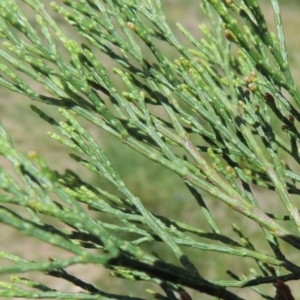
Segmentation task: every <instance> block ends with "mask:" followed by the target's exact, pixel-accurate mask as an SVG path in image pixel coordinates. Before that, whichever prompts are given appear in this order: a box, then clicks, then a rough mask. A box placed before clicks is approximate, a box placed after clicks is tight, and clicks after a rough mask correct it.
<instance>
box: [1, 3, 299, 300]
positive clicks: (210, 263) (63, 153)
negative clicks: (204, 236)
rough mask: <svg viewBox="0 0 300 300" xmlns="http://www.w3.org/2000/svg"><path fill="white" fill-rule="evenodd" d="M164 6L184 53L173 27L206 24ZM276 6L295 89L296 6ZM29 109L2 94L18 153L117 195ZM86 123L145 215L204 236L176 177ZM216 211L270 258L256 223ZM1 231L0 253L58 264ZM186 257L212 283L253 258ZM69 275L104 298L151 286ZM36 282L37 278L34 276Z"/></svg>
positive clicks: (45, 251) (187, 8)
mask: <svg viewBox="0 0 300 300" xmlns="http://www.w3.org/2000/svg"><path fill="white" fill-rule="evenodd" d="M17 2H20V7H22V8H23V9H24V11H25V13H27V15H28V18H29V19H30V18H32V21H33V22H34V18H35V15H34V14H33V13H32V11H31V10H30V9H29V8H28V7H27V6H26V5H24V4H23V2H21V1H17ZM162 2H163V4H164V7H165V12H166V15H167V20H168V22H169V24H170V26H171V28H172V29H173V30H174V32H176V35H177V36H178V38H179V40H180V41H182V43H183V44H186V45H187V46H189V43H188V42H187V41H186V39H185V38H184V37H183V35H182V34H181V33H180V32H179V31H178V30H177V28H176V25H175V23H176V22H179V23H181V24H182V25H183V26H184V27H185V28H186V29H187V30H188V31H189V32H190V33H191V34H192V35H194V36H195V37H197V38H200V37H201V34H200V31H199V30H198V24H199V23H202V22H205V21H206V18H205V17H204V16H203V14H202V12H201V9H200V7H199V1H196V0H189V1H182V0H162ZM279 2H280V4H281V10H282V19H283V24H284V29H285V34H286V42H287V48H288V53H289V60H290V66H291V71H292V74H293V76H294V79H295V81H296V82H297V84H298V85H300V80H299V78H300V56H299V53H300V39H299V29H300V17H299V16H300V1H299V0H281V1H279ZM259 3H261V5H262V7H263V11H264V13H265V16H266V18H267V21H268V24H269V28H270V29H271V31H273V32H275V26H274V20H273V12H272V7H271V3H270V1H267V0H266V1H263V0H259ZM54 16H55V19H56V20H57V22H58V24H59V26H61V28H62V29H63V30H64V31H65V32H66V33H67V34H68V35H69V36H70V37H72V38H73V37H75V36H76V34H74V31H73V29H72V28H70V27H69V26H68V25H67V24H66V23H65V21H64V20H63V19H62V18H61V17H60V16H59V15H54ZM0 47H1V46H0ZM168 51H169V50H168ZM168 55H169V56H168V57H169V58H170V59H175V58H176V57H177V54H176V53H175V52H174V53H172V52H170V53H169V52H168ZM114 65H115V63H113V62H112V61H109V60H107V59H106V60H105V66H106V67H107V68H108V69H111V68H112V67H113V66H114ZM32 84H34V83H31V85H32ZM39 89H40V91H41V92H44V91H43V89H42V87H40V86H37V87H36V90H39ZM30 104H33V102H32V101H30V100H29V99H26V98H25V97H23V96H22V95H19V94H14V93H11V92H10V91H8V90H6V89H4V88H2V87H0V120H1V122H2V123H3V125H4V127H5V128H6V130H7V131H8V133H9V134H10V136H11V138H12V140H13V142H14V144H15V146H16V148H17V149H18V150H20V151H22V152H24V153H27V152H28V151H32V150H34V151H37V152H38V153H39V154H40V155H41V156H43V157H44V158H45V160H46V161H47V163H48V164H49V165H50V166H51V167H52V168H53V169H56V170H58V171H59V172H64V170H65V169H72V170H73V171H74V172H80V175H81V178H82V179H84V180H85V181H87V182H89V183H92V184H93V185H96V186H99V187H102V188H104V189H108V190H111V191H113V190H114V189H113V187H112V186H110V185H109V183H107V182H106V181H104V180H103V179H101V178H99V177H98V176H95V175H94V174H93V173H91V172H88V171H86V170H85V169H83V168H82V167H80V166H79V165H78V164H77V163H76V162H74V161H73V160H72V159H71V158H69V156H68V149H67V148H66V147H64V146H62V145H60V144H58V143H57V142H56V141H54V140H51V139H50V138H49V137H48V136H47V135H46V133H47V131H49V130H52V128H51V126H49V125H48V124H46V123H45V122H44V121H42V120H40V119H39V117H38V116H37V115H36V114H35V113H34V112H32V111H31V109H30V108H29V105H30ZM34 104H35V105H37V106H39V107H41V108H43V107H44V108H45V110H46V112H47V113H49V114H50V115H52V116H54V117H55V116H56V117H58V118H60V116H59V115H58V113H57V111H56V109H55V108H53V107H46V106H43V105H41V104H40V103H34ZM83 123H84V124H85V126H86V128H89V130H90V131H91V133H92V134H93V136H94V137H95V138H96V139H97V141H98V142H99V143H100V144H101V145H102V147H103V148H104V149H105V151H106V153H107V155H108V157H109V158H110V159H111V161H112V162H113V165H114V167H115V168H116V169H117V170H118V171H119V173H120V174H121V176H122V178H123V180H124V181H125V183H126V184H127V185H128V187H129V188H130V190H131V191H132V192H133V193H134V194H135V195H136V196H138V197H140V198H141V199H142V201H143V203H144V204H145V205H146V207H147V208H148V209H150V210H151V211H153V212H155V213H157V214H160V215H165V216H168V217H171V218H174V219H177V220H180V221H183V222H187V223H188V224H191V225H193V226H196V227H198V228H201V229H203V230H205V229H208V227H207V225H206V222H205V221H204V220H203V217H202V214H201V211H200V208H199V207H197V204H196V201H195V200H194V199H193V197H192V196H191V195H190V193H189V192H188V190H187V188H186V187H185V186H184V184H183V182H182V180H181V179H180V178H178V177H177V176H176V175H174V174H172V173H171V172H169V171H167V170H165V169H163V168H161V167H160V166H159V165H156V164H154V163H152V162H150V161H148V160H147V159H145V158H144V157H142V156H141V155H139V154H137V153H136V152H133V151H132V150H131V149H129V148H125V147H119V146H120V143H119V142H118V141H117V140H115V139H114V138H112V137H110V136H109V135H108V134H106V133H105V132H102V131H100V130H99V129H98V128H95V127H93V126H92V125H91V124H89V123H87V122H83ZM0 163H1V165H2V166H4V168H6V169H8V170H11V167H10V164H9V163H8V162H7V161H5V160H3V159H2V158H0ZM255 193H256V195H259V197H260V198H263V200H264V201H265V205H266V207H268V206H270V201H272V200H270V199H269V194H265V191H264V190H260V189H258V188H256V189H255ZM202 196H203V197H204V199H207V195H206V194H202ZM264 197H266V199H264ZM219 205H220V204H219V203H218V202H217V201H216V200H213V199H212V201H210V202H209V207H210V208H212V210H213V211H214V214H213V215H214V217H215V219H216V220H217V223H218V225H219V227H220V228H222V233H223V234H228V235H231V236H232V237H234V238H237V236H236V234H234V233H233V232H232V228H231V224H232V223H237V224H238V226H239V227H241V228H242V229H245V231H246V233H247V236H248V237H249V238H250V239H251V238H253V240H252V241H253V243H254V244H255V246H256V247H257V248H258V250H262V249H264V247H266V249H267V250H266V251H264V252H267V253H270V252H269V249H268V246H267V245H266V242H265V241H264V239H263V236H262V235H261V231H260V230H259V227H258V226H256V225H255V224H254V223H253V222H250V221H249V222H248V221H247V220H244V218H242V217H240V215H238V214H237V213H234V212H232V211H231V210H230V209H228V208H227V207H226V206H224V205H220V208H219V207H217V208H216V206H219ZM0 231H1V238H0V245H1V248H0V250H3V251H6V252H11V253H14V254H16V255H20V256H23V257H25V258H26V259H28V260H30V259H37V258H40V259H42V258H45V257H50V256H51V257H55V255H59V254H58V253H59V250H58V249H55V248H53V247H51V246H49V245H44V244H42V243H39V242H37V241H35V240H33V239H31V238H28V237H25V236H23V235H22V234H20V233H18V232H16V231H14V230H12V229H10V228H8V227H7V226H4V225H2V224H1V225H0ZM258 233H259V234H258ZM260 237H261V239H260ZM149 248H150V250H151V251H153V253H157V254H159V255H160V256H161V257H162V258H164V257H167V258H168V259H169V257H170V252H168V251H167V250H165V249H162V248H161V247H160V246H159V245H157V244H153V245H150V246H149V247H148V249H149ZM262 251H263V250H262ZM293 251H294V250H293ZM187 254H188V255H191V257H192V260H193V261H194V262H195V264H196V265H197V266H198V267H199V271H200V273H201V274H202V276H204V277H205V278H207V279H211V280H220V279H227V280H229V279H230V277H229V276H228V275H226V270H228V269H229V270H231V271H232V272H234V273H236V274H238V275H242V274H246V275H249V268H251V267H254V266H255V263H254V261H253V260H251V259H240V258H236V257H232V256H228V255H224V254H218V253H211V252H205V251H198V250H197V251H194V250H187ZM296 256H297V253H295V254H292V257H293V258H295V259H296V260H295V263H297V262H298V263H300V260H299V259H298V261H297V258H296ZM90 267H91V266H90ZM68 271H70V272H71V273H72V274H75V275H77V276H79V277H80V278H82V279H84V280H86V281H89V282H93V283H94V284H95V285H97V286H98V287H99V288H100V289H102V290H107V291H108V292H115V293H120V294H125V295H126V294H127V295H130V294H132V295H133V294H137V295H140V296H143V294H144V289H145V288H146V287H148V284H144V283H137V284H135V283H131V282H129V281H125V280H120V279H111V278H110V277H109V276H108V274H109V272H108V271H106V270H104V269H103V268H98V269H96V268H95V267H94V268H93V269H92V271H91V268H88V266H79V267H72V268H70V269H68ZM35 276H37V274H36V275H35ZM3 278H4V277H3ZM5 278H7V277H5ZM36 278H37V277H36ZM38 279H39V280H41V281H43V282H44V283H45V284H48V285H49V286H50V287H52V288H55V289H58V290H59V289H60V290H65V291H72V289H73V290H79V289H77V288H76V287H73V286H71V285H70V284H69V283H68V282H66V281H63V280H59V279H54V278H49V277H48V278H47V277H45V278H41V277H40V275H39V277H38ZM289 285H290V286H291V287H292V289H293V293H294V296H295V297H296V298H297V296H299V297H300V291H299V289H298V288H295V287H296V286H297V283H290V284H289ZM262 289H263V290H265V291H271V293H273V294H274V290H272V287H271V285H268V286H266V287H262ZM237 292H238V295H239V296H241V297H244V298H245V299H250V297H251V299H261V297H260V296H259V295H257V294H255V293H252V292H251V291H249V289H247V290H245V291H237ZM191 296H193V297H194V298H193V299H194V300H195V299H200V297H201V299H208V297H206V296H205V295H201V296H200V295H199V294H196V293H193V292H191ZM149 298H150V296H149Z"/></svg>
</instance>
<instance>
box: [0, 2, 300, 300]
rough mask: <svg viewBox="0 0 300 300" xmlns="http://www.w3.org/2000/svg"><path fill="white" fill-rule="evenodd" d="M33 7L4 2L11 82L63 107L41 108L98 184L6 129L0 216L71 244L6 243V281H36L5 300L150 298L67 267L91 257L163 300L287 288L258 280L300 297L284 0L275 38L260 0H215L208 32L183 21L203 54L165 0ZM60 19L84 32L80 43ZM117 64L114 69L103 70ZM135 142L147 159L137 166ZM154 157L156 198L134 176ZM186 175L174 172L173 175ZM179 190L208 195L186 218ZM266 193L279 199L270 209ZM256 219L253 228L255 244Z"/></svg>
mask: <svg viewBox="0 0 300 300" xmlns="http://www.w3.org/2000/svg"><path fill="white" fill-rule="evenodd" d="M23 2H24V3H26V13H25V12H22V10H21V8H20V7H21V6H18V4H17V1H13V0H2V1H1V2H0V37H1V38H2V39H3V40H4V42H3V47H1V48H0V57H1V60H0V70H1V73H0V74H1V75H0V85H1V86H3V87H5V88H7V89H9V90H11V91H13V92H16V93H19V94H22V95H25V96H26V97H28V98H30V99H32V100H34V101H36V102H41V103H43V104H47V105H49V106H54V107H57V108H58V111H59V114H60V115H59V116H55V117H54V116H51V115H50V113H49V111H48V110H47V109H46V108H45V106H41V107H38V106H36V105H32V106H31V108H32V110H33V111H34V112H35V113H36V114H37V115H39V117H41V119H42V120H43V121H46V122H47V123H49V124H50V125H51V126H52V127H53V132H52V131H51V132H49V136H50V137H51V138H53V139H54V140H56V141H57V142H59V143H61V144H63V145H65V146H66V147H68V149H69V150H70V151H71V153H70V156H71V158H72V159H74V160H75V161H76V162H77V163H79V164H80V165H82V166H84V168H86V169H87V170H89V171H92V172H93V173H95V174H97V176H98V177H97V178H99V177H101V180H98V179H97V180H96V179H95V180H94V181H93V182H88V181H87V180H85V179H84V174H83V175H82V176H79V174H78V173H77V172H76V171H71V170H67V171H66V172H64V173H59V172H57V171H55V170H53V169H51V168H50V167H49V166H48V164H47V163H46V162H45V160H43V159H42V158H41V157H40V156H39V154H38V153H37V152H35V151H31V152H29V153H28V155H24V154H22V153H21V152H20V151H18V150H17V149H15V147H14V145H13V143H12V141H11V139H10V137H9V135H8V134H7V132H6V131H5V130H4V128H3V126H1V127H0V153H1V155H2V156H3V157H4V158H6V159H7V160H8V161H10V162H11V164H12V166H13V168H14V171H15V173H14V174H11V172H10V171H9V170H8V169H7V170H5V168H4V167H1V169H0V170H1V171H0V172H1V173H0V190H1V194H0V201H1V206H0V221H1V222H2V223H3V224H6V225H9V226H10V227H13V228H15V229H17V231H19V232H22V233H23V234H25V235H26V236H31V237H34V238H36V239H37V240H39V241H41V242H43V245H45V244H50V245H53V246H55V247H57V248H59V249H60V250H61V251H62V253H67V255H66V256H64V255H60V252H58V254H57V255H55V258H54V257H51V258H50V259H49V260H38V259H36V260H28V259H26V255H24V257H19V256H16V255H14V254H12V253H8V252H4V251H2V252H0V256H1V258H2V261H3V263H2V264H1V267H0V273H1V274H19V273H26V276H27V275H28V278H27V277H26V278H24V277H19V276H18V275H13V276H12V277H11V278H10V280H3V281H1V282H0V284H1V289H0V295H1V296H3V297H11V298H16V297H23V298H63V299H144V298H145V297H147V294H146V296H145V292H144V291H143V290H142V291H138V290H137V289H132V290H131V289H130V290H129V289H128V290H127V291H126V294H124V293H120V294H121V295H117V294H116V288H115V287H116V285H117V283H116V282H117V279H111V281H110V285H109V286H106V287H103V288H104V289H105V291H103V290H101V289H103V288H102V287H101V282H100V283H99V282H98V283H99V286H100V287H99V288H98V287H96V286H94V285H92V284H91V283H86V282H84V281H83V280H82V279H80V278H79V277H80V276H79V277H78V278H77V277H75V276H74V275H71V272H69V270H68V272H67V271H66V268H68V267H70V266H74V265H87V267H91V270H94V269H95V267H97V269H101V268H102V269H104V268H106V269H108V270H110V272H111V273H110V275H111V276H112V277H119V278H121V279H122V280H124V281H125V280H128V281H132V282H134V285H141V281H144V282H145V283H146V285H144V287H145V288H146V292H147V293H148V296H149V294H150V295H152V296H151V297H154V298H156V299H172V300H174V299H191V296H193V297H195V299H199V297H202V296H203V295H202V294H201V296H199V295H200V293H205V294H208V295H211V296H214V297H216V298H217V299H243V296H242V289H241V288H243V289H252V290H254V291H255V292H256V293H257V294H258V295H259V297H264V298H267V299H274V295H275V289H274V290H272V289H269V291H268V294H267V292H266V291H264V290H263V288H261V286H263V285H266V284H267V285H268V286H269V287H271V288H273V285H275V288H276V297H280V296H282V297H285V299H293V296H292V295H291V294H290V292H289V288H288V287H287V285H285V283H284V282H286V281H290V280H295V279H298V278H299V277H300V267H299V266H298V265H297V261H295V255H296V254H297V253H298V252H297V251H298V250H299V249H300V236H299V230H300V214H299V209H298V205H297V201H296V198H295V195H298V194H299V189H298V187H297V182H298V181H299V180H300V176H299V174H298V171H299V168H298V164H299V163H300V157H299V148H298V141H299V137H300V135H299V132H298V129H297V122H298V121H299V120H300V114H299V107H300V93H299V91H298V89H297V86H296V84H295V82H294V80H293V77H292V75H291V72H290V67H289V62H288V56H287V50H286V46H285V40H284V33H283V26H282V24H281V16H280V11H279V5H278V1H277V0H272V1H271V2H272V6H273V10H274V17H275V22H276V30H277V31H276V33H272V32H270V31H269V30H268V27H267V23H266V20H265V17H264V15H263V13H262V10H261V8H260V6H259V5H258V0H244V1H231V0H226V1H221V0H203V1H202V2H201V7H202V10H203V11H204V12H205V14H206V16H207V18H208V19H209V20H210V25H205V24H201V25H200V30H201V32H202V34H203V38H202V39H201V40H199V39H196V38H195V37H193V36H192V35H191V34H190V33H189V32H188V31H187V30H186V29H185V28H184V27H183V26H182V25H180V24H177V26H178V29H179V30H180V31H181V32H182V33H183V35H184V36H185V38H186V39H187V41H188V42H189V43H190V44H191V45H192V49H187V47H186V46H185V45H183V44H182V43H181V42H180V41H179V40H178V38H177V36H176V35H175V34H174V33H173V31H172V30H171V29H170V27H169V25H168V23H167V21H166V17H165V13H164V11H163V4H164V2H163V1H162V3H161V2H160V1H159V0H155V1H154V0H143V1H138V0H126V1H124V0H102V1H101V0H87V1H86V0H85V1H83V0H78V1H70V0H64V1H62V3H51V9H52V10H53V11H54V12H55V13H56V15H55V16H56V17H55V18H54V17H53V14H49V13H48V10H47V8H48V7H47V5H46V4H44V3H43V2H44V1H40V0H23ZM29 14H34V15H35V18H36V23H34V22H31V21H29V19H28V17H27V16H28V15H29ZM57 16H62V17H63V18H64V20H65V21H66V22H67V23H68V24H69V25H70V26H72V27H73V29H74V31H75V32H76V33H77V34H79V35H80V37H77V39H76V40H75V39H73V37H72V38H70V37H69V36H68V34H67V33H66V32H65V31H64V30H62V29H61V27H60V26H59V25H58V24H59V23H60V22H58V20H59V18H58V17H57ZM79 40H81V41H82V43H80V42H77V41H79ZM165 45H167V46H168V47H166V46H165ZM166 49H172V51H173V54H172V55H174V53H176V54H175V55H176V59H175V60H174V59H172V57H171V55H170V52H169V51H168V50H166ZM107 59H110V60H111V61H113V65H114V67H107V66H106V62H107ZM32 82H35V83H38V84H39V85H40V86H42V87H43V92H40V90H41V89H40V88H36V85H32ZM119 82H121V84H120V83H119ZM60 119H62V120H61V121H60ZM89 123H91V124H93V126H94V128H96V129H97V130H96V132H97V133H96V134H95V129H94V130H93V131H90V130H88V129H89V128H90V127H88V125H87V124H89ZM103 131H104V132H105V135H104V136H105V137H106V136H107V135H110V136H113V137H114V142H113V143H112V144H109V143H107V144H106V145H104V146H103V145H102V144H101V142H100V141H99V139H98V136H97V134H98V135H99V132H102V134H103ZM116 141H118V142H116ZM128 151H135V152H136V157H135V160H134V161H131V162H129V163H128V162H127V153H128ZM117 156H118V158H117ZM120 157H121V159H120ZM128 157H129V156H128ZM122 160H123V161H122ZM120 162H121V163H120ZM151 162H154V163H156V165H155V164H152V163H151ZM141 165H142V166H143V168H145V171H144V173H142V174H147V176H148V177H147V181H151V183H152V184H153V186H152V189H149V190H147V191H143V193H141V191H142V190H143V186H141V187H136V188H132V187H133V184H130V181H131V182H134V181H135V179H136V177H138V176H139V174H140V173H139V166H141ZM117 170H120V171H117ZM126 172H127V173H128V172H131V174H132V177H127V179H128V181H129V182H126V180H124V177H125V173H126ZM174 174H175V175H176V179H175V181H168V180H165V179H163V177H168V176H170V177H172V176H174ZM174 182H175V183H176V184H175V185H174ZM184 188H185V189H186V190H185V191H184V192H182V189H184ZM258 191H259V192H258ZM188 193H189V194H188ZM143 195H145V196H144V197H143ZM162 195H164V197H163V198H165V197H167V196H165V195H170V200H169V203H168V206H170V208H169V209H160V197H162ZM176 195H177V196H178V197H179V198H184V201H191V198H194V200H196V201H194V203H193V204H190V205H189V206H186V205H185V206H183V207H185V208H187V207H188V208H189V211H187V212H184V213H182V214H181V215H180V217H178V213H177V210H178V207H180V205H178V203H176V201H178V199H177V200H176ZM188 195H189V196H188ZM264 197H272V202H268V204H267V205H266V203H265V202H266V201H265V199H264ZM153 198H154V199H153ZM151 199H152V202H151ZM154 201H155V202H154ZM153 203H155V205H154V204H153ZM270 203H271V204H270ZM199 206H200V207H199ZM164 207H166V206H164ZM226 209H229V211H235V214H233V215H231V216H236V217H235V218H234V220H231V219H228V220H226V223H228V224H230V223H233V224H232V230H229V229H228V227H227V228H223V226H220V222H219V215H220V210H226ZM193 214H194V215H195V214H196V215H197V216H199V217H198V219H197V222H193V221H192V219H193V220H195V218H190V216H191V215H193ZM177 217H178V218H177ZM182 219H183V220H182ZM222 224H223V223H222ZM251 227H254V228H256V233H255V235H254V236H253V235H252V236H250V237H248V236H249V235H251V233H250V230H249V228H251ZM259 234H261V235H262V236H263V243H262V242H261V239H260V240H258V239H256V237H257V236H258V235H259ZM3 250H4V249H3ZM204 251H206V252H207V253H206V254H205V255H204V254H203V253H204ZM216 253H219V254H220V255H222V261H224V258H226V257H229V256H233V257H235V258H234V260H232V261H236V264H239V263H243V262H244V261H246V262H247V263H246V262H245V263H246V264H247V267H248V266H251V269H250V270H249V271H248V269H245V270H244V272H246V274H241V273H240V269H239V268H238V267H237V266H236V265H235V266H232V267H231V269H230V270H229V271H228V272H227V274H224V268H223V267H222V266H220V265H218V264H215V265H214V264H213V262H214V261H215V260H216ZM293 254H295V255H293ZM199 257H200V258H199ZM249 260H250V264H249ZM207 261H208V262H209V263H211V265H210V267H211V268H216V271H215V272H214V274H215V277H214V278H210V275H209V274H210V273H209V270H204V268H203V267H201V266H204V265H205V264H207ZM237 270H238V271H237ZM33 271H38V272H39V273H40V274H44V275H46V276H50V277H58V278H61V279H64V280H66V281H69V282H70V283H71V284H73V285H74V286H78V287H80V288H81V291H80V292H64V291H62V290H61V291H60V290H59V289H56V288H55V289H52V288H50V287H49V286H46V285H45V284H43V283H42V282H39V281H38V280H36V279H33V277H31V273H32V272H33ZM230 277H231V278H230ZM29 278H30V279H29ZM98 283H97V285H98ZM131 286H132V285H131ZM233 288H236V289H233ZM122 294H123V295H122ZM139 296H140V297H143V298H137V297H139ZM251 297H253V296H251ZM276 299H277V298H276Z"/></svg>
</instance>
